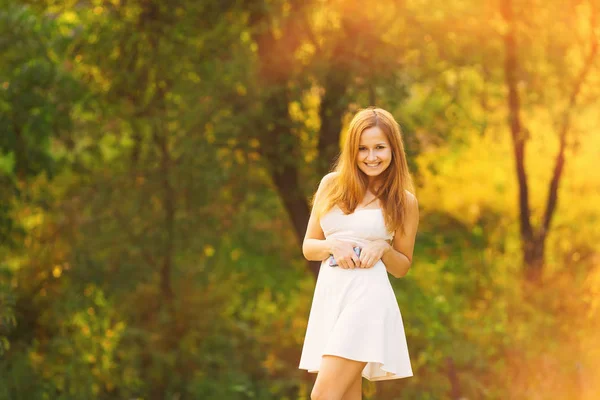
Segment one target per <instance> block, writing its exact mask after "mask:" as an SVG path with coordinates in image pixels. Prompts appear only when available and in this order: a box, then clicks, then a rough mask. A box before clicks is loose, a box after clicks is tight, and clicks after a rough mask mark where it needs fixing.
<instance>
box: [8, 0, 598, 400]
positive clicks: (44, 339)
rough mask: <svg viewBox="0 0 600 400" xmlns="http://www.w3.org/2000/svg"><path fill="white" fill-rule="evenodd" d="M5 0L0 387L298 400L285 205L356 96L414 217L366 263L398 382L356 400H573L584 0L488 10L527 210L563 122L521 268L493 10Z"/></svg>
mask: <svg viewBox="0 0 600 400" xmlns="http://www.w3.org/2000/svg"><path fill="white" fill-rule="evenodd" d="M26 3H28V2H26ZM29 3H30V4H29V5H26V4H23V3H22V2H15V1H12V0H3V1H2V3H1V5H2V11H0V31H1V33H2V38H3V39H1V40H0V55H2V57H0V122H1V123H0V185H1V189H2V190H1V191H0V356H1V358H0V399H28V400H29V399H48V398H51V399H88V398H89V399H92V398H94V399H121V398H140V399H165V398H168V399H184V398H186V399H187V398H192V399H195V398H206V399H213V398H214V399H240V400H241V399H261V400H262V399H290V400H291V399H305V398H309V395H310V391H311V388H312V383H313V380H314V375H309V374H307V373H306V372H305V371H300V370H298V369H297V363H298V360H299V355H300V351H301V346H302V341H303V339H304V332H305V328H306V322H307V318H308V313H309V310H310V304H311V299H312V293H313V289H314V275H313V274H311V273H310V271H311V269H310V268H309V267H307V264H306V263H305V261H304V260H303V258H302V255H301V252H300V246H299V239H301V233H302V232H301V228H302V221H303V218H304V219H305V218H306V217H307V212H308V210H309V208H308V201H309V198H310V196H311V195H312V193H313V192H314V189H315V188H316V185H317V182H318V181H319V179H320V177H321V174H322V172H323V171H324V170H326V169H327V165H329V164H330V163H331V161H332V157H333V155H335V152H336V151H337V149H339V143H340V141H341V140H343V139H344V135H343V130H344V128H345V126H346V125H347V123H348V120H349V117H350V116H351V115H352V113H353V112H354V111H355V110H356V109H357V108H359V107H362V106H366V105H369V104H371V103H376V104H379V105H381V106H382V107H384V108H387V109H389V110H390V111H392V112H393V114H394V115H395V116H397V117H398V119H399V121H400V123H401V125H402V128H403V131H404V137H405V142H406V143H407V149H408V153H409V154H408V156H409V158H410V163H411V169H412V171H414V175H415V181H416V182H417V193H416V195H417V197H418V198H419V204H420V212H421V223H420V228H419V233H418V236H417V246H416V249H415V254H414V263H413V266H412V269H411V271H410V272H409V274H408V275H407V276H406V277H405V278H403V279H401V280H395V279H393V278H391V277H390V279H392V285H393V288H394V290H395V293H396V296H397V299H398V303H399V305H400V308H401V311H402V317H403V321H404V325H405V329H406V334H407V340H408V344H409V352H410V354H411V360H412V365H413V371H414V373H415V376H414V377H412V378H410V379H402V380H397V381H390V382H378V383H370V382H365V385H364V396H365V398H367V399H399V398H402V399H450V398H466V399H478V398H486V399H487V398H489V399H505V398H528V399H551V398H557V396H558V397H560V398H578V399H584V400H586V399H592V398H595V393H594V391H596V392H597V390H598V386H597V383H596V382H598V381H599V379H600V377H599V376H598V372H597V371H598V370H600V369H599V368H597V367H598V363H599V362H600V354H599V353H598V351H597V350H594V349H595V348H596V347H597V346H595V343H596V342H597V340H598V339H599V338H598V332H600V326H598V321H600V318H599V310H600V308H599V304H600V303H599V299H600V293H598V287H600V285H599V279H600V263H599V260H600V258H599V254H600V249H599V248H598V244H597V243H599V242H600V231H599V230H598V226H600V225H599V224H597V223H594V222H597V221H598V219H599V218H600V215H599V214H598V208H597V204H598V202H599V201H600V199H599V198H598V196H599V192H598V190H597V188H598V187H600V175H599V173H598V171H599V169H598V168H594V167H595V166H596V164H597V150H596V149H598V148H599V147H600V142H599V137H598V135H594V133H595V131H596V130H597V126H598V123H599V122H600V121H599V120H598V116H599V115H600V113H598V112H597V109H598V100H597V99H598V96H597V93H596V91H597V88H598V87H600V85H597V81H598V79H599V77H600V74H599V71H598V68H597V67H598V66H597V63H595V64H593V65H592V66H591V68H590V71H589V76H588V79H586V81H585V82H583V83H582V86H581V97H580V98H579V101H577V102H574V103H569V102H568V101H567V100H566V99H567V98H568V96H569V93H572V90H573V87H574V84H575V83H576V80H577V76H578V75H577V71H580V68H581V66H582V65H583V63H584V61H585V55H586V54H589V49H590V42H589V40H590V37H591V36H590V33H593V32H594V31H593V28H592V26H593V23H594V18H595V17H594V16H596V15H597V12H598V7H597V4H596V3H595V2H594V1H589V2H585V1H583V2H579V1H578V2H568V6H566V7H565V8H564V9H563V7H562V6H561V7H558V6H555V5H553V4H548V5H541V4H538V3H537V2H530V1H523V2H515V4H513V6H514V8H515V15H516V20H515V25H514V26H515V27H516V33H517V35H518V38H519V46H518V54H517V55H518V57H519V60H520V65H521V67H520V69H519V70H518V71H517V72H518V89H519V91H520V94H521V96H522V99H523V101H522V104H521V109H520V115H521V117H522V119H523V121H525V122H524V124H525V125H526V127H527V133H528V134H529V136H528V147H527V150H526V151H527V154H526V159H527V164H526V167H527V171H526V172H527V175H528V179H529V181H528V182H529V188H530V193H531V198H530V203H531V210H532V215H531V217H532V220H533V222H534V223H536V224H537V223H538V222H539V221H540V220H541V218H542V217H543V211H540V210H543V207H544V204H545V200H546V194H547V189H548V180H549V178H550V177H551V176H552V175H551V174H552V165H553V160H554V157H555V155H556V152H557V150H558V146H559V140H558V136H557V133H558V132H559V129H557V127H559V126H560V121H562V120H564V118H565V115H567V114H568V115H569V118H570V121H571V122H570V124H569V130H568V138H569V140H568V146H567V149H566V153H565V154H566V164H565V170H564V173H563V178H562V181H561V186H560V187H559V190H558V197H559V202H558V206H557V209H556V213H555V216H554V220H553V224H552V226H551V230H550V231H549V232H548V237H547V242H546V252H545V265H544V280H543V282H542V283H543V285H541V286H532V285H531V283H529V282H527V281H524V280H523V279H522V255H521V246H522V242H521V238H520V235H519V222H518V221H519V220H518V218H519V208H518V203H517V199H518V193H519V187H518V185H517V180H516V176H515V172H514V161H515V160H514V154H513V147H512V144H511V141H510V133H509V129H508V125H507V122H506V121H507V117H508V115H509V108H508V104H507V97H506V96H507V94H506V92H507V89H506V79H505V75H504V69H503V68H504V67H503V65H504V64H502V60H503V57H504V51H505V46H504V43H505V42H504V38H505V34H506V21H504V20H503V18H502V16H501V13H500V9H499V8H498V6H497V5H496V4H495V3H494V4H492V3H485V2H473V1H467V0H451V1H447V2H445V3H444V4H439V2H435V3H434V2H430V1H412V0H411V1H405V2H391V1H390V2H377V4H373V5H370V6H369V7H366V8H365V7H364V5H363V3H361V2H358V1H355V0H344V1H335V2H318V1H310V2H296V1H289V0H277V1H268V2H263V1H252V2H204V1H201V2H197V1H188V0H178V1H175V2H170V3H169V4H168V5H167V3H164V2H160V1H157V0H148V1H141V0H134V1H128V2H120V1H114V0H94V1H92V2H88V3H78V2H75V3H73V2H58V1H53V0H48V1H44V2H29ZM534 38H539V40H534ZM565 54H566V55H567V56H565ZM569 104H570V105H569ZM557 121H558V122H557ZM557 123H558V125H557ZM366 340H368V339H366Z"/></svg>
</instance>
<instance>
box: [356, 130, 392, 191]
mask: <svg viewBox="0 0 600 400" xmlns="http://www.w3.org/2000/svg"><path fill="white" fill-rule="evenodd" d="M391 162H392V148H391V146H390V144H389V142H388V140H387V138H386V136H385V134H384V133H383V131H382V130H381V129H380V128H379V127H378V126H373V127H371V128H368V129H365V130H364V131H363V132H362V133H361V135H360V142H359V146H358V154H357V156H356V163H357V164H358V168H359V169H360V170H361V171H362V172H364V173H365V174H366V175H367V176H368V177H369V180H371V178H374V177H376V176H377V175H379V174H381V173H382V172H383V171H385V170H386V169H387V167H389V165H390V163H391Z"/></svg>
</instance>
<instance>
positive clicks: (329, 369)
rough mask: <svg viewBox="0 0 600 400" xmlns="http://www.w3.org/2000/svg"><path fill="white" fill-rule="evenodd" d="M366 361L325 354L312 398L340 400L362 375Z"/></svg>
mask: <svg viewBox="0 0 600 400" xmlns="http://www.w3.org/2000/svg"><path fill="white" fill-rule="evenodd" d="M365 365H367V363H366V362H362V361H355V360H349V359H347V358H343V357H337V356H330V355H325V356H323V358H322V361H321V366H320V367H319V373H318V374H317V380H316V381H315V386H314V387H313V390H312V393H311V399H318V400H321V399H323V400H325V399H326V400H340V399H341V398H342V396H343V395H344V393H346V391H348V389H349V388H350V387H351V386H352V384H353V383H356V379H357V377H360V376H361V372H362V370H363V368H364V367H365Z"/></svg>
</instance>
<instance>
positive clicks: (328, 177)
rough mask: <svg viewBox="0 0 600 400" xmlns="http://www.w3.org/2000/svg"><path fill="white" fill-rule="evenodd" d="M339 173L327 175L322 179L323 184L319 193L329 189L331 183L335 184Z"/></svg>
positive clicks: (334, 172)
mask: <svg viewBox="0 0 600 400" xmlns="http://www.w3.org/2000/svg"><path fill="white" fill-rule="evenodd" d="M338 174H339V173H338V172H336V171H333V172H330V173H328V174H326V175H325V176H324V177H323V178H322V179H321V182H320V183H319V188H318V189H317V191H319V192H321V191H323V190H324V189H325V188H327V187H328V186H329V185H330V184H331V183H333V182H334V181H335V178H336V176H337V175H338Z"/></svg>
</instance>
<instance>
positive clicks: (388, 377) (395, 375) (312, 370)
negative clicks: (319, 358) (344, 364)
mask: <svg viewBox="0 0 600 400" xmlns="http://www.w3.org/2000/svg"><path fill="white" fill-rule="evenodd" d="M323 356H336V357H342V358H345V359H347V360H352V361H360V362H366V363H379V364H381V365H380V366H379V368H381V370H383V371H385V372H386V373H388V374H393V375H384V376H375V377H369V376H367V375H365V374H363V373H362V372H361V375H362V377H363V378H365V379H367V380H369V381H371V382H374V381H389V380H393V379H403V378H410V377H412V376H414V374H413V373H412V371H411V372H410V374H407V375H401V374H399V373H397V372H394V371H391V370H389V369H385V368H384V366H385V363H383V362H381V361H376V360H357V359H355V358H349V357H347V356H342V355H339V354H333V353H325V354H323ZM298 369H302V370H306V371H307V372H308V373H310V374H316V373H318V372H319V368H310V367H303V366H299V367H298Z"/></svg>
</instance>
